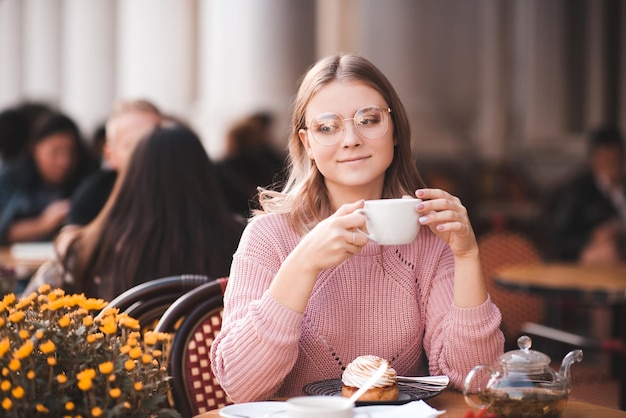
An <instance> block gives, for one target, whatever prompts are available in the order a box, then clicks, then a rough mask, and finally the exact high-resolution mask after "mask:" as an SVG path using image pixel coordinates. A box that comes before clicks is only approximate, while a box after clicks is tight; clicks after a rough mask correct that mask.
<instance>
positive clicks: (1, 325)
mask: <svg viewBox="0 0 626 418" xmlns="http://www.w3.org/2000/svg"><path fill="white" fill-rule="evenodd" d="M0 311H2V309H0ZM5 324H6V321H5V320H4V318H2V317H0V327H3V326H4V325H5Z"/></svg>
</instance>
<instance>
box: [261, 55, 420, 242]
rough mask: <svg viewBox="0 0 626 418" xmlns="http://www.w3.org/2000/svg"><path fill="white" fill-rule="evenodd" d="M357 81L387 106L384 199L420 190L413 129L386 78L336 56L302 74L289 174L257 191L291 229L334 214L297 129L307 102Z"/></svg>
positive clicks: (264, 207) (354, 58) (366, 64)
mask: <svg viewBox="0 0 626 418" xmlns="http://www.w3.org/2000/svg"><path fill="white" fill-rule="evenodd" d="M335 80H336V81H358V82H361V83H363V84H366V85H368V86H370V87H372V88H373V89H375V90H376V91H377V92H378V93H380V95H381V96H382V97H383V99H384V100H385V101H386V102H387V104H388V105H389V107H390V108H391V110H392V111H391V118H392V122H393V136H394V138H395V139H396V141H397V145H396V146H395V148H394V156H393V160H392V162H391V164H390V165H389V167H388V168H387V171H386V173H385V181H384V185H383V195H382V198H393V197H401V196H403V195H410V196H413V194H414V192H415V190H416V189H417V188H419V187H423V186H424V182H423V181H422V178H421V176H420V174H419V172H418V170H417V167H416V165H415V162H414V160H413V155H412V153H411V129H410V126H409V121H408V118H407V116H406V111H405V109H404V106H403V105H402V102H401V101H400V98H399V97H398V95H397V93H396V91H395V89H394V88H393V86H392V85H391V83H390V82H389V80H387V77H385V75H384V74H383V73H382V72H381V71H380V70H379V69H378V68H376V67H375V66H374V64H372V63H371V62H370V61H368V60H367V59H365V58H363V57H361V56H359V55H356V54H339V55H334V56H329V57H326V58H323V59H321V60H320V61H318V62H317V63H316V64H314V65H313V66H312V67H311V68H310V69H309V71H308V72H307V73H306V74H305V75H304V77H303V78H302V81H301V83H300V88H299V89H298V93H297V95H296V98H295V101H294V103H293V118H292V131H291V135H290V138H289V144H288V147H289V160H288V164H289V176H288V178H287V181H286V183H285V185H284V187H283V188H282V190H281V191H275V190H269V189H259V203H260V205H261V210H259V211H256V212H255V213H254V215H255V216H257V215H260V214H264V213H282V214H285V215H287V217H288V218H289V222H290V224H291V225H292V227H293V228H294V230H296V231H299V232H301V233H303V234H304V233H306V232H308V231H310V230H311V229H312V228H313V227H314V226H315V225H317V223H318V222H320V221H321V220H323V219H325V218H327V217H328V216H330V215H331V214H332V213H333V210H332V207H331V204H330V198H329V196H328V192H327V190H326V186H325V184H324V176H323V175H322V174H321V173H320V171H319V170H318V169H317V167H316V165H315V163H314V161H312V160H311V159H309V157H308V156H307V153H306V150H305V148H304V146H303V144H302V142H301V141H300V137H299V135H298V131H299V130H300V129H304V128H305V125H306V123H305V111H306V108H307V106H308V105H309V102H310V101H311V99H312V98H313V96H315V94H316V93H317V92H318V91H320V90H321V89H322V88H323V87H324V86H326V85H327V84H328V83H330V82H332V81H335Z"/></svg>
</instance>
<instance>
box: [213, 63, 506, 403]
mask: <svg viewBox="0 0 626 418" xmlns="http://www.w3.org/2000/svg"><path fill="white" fill-rule="evenodd" d="M410 138H411V135H410V129H409V123H408V120H407V117H406V113H405V111H404V107H403V105H402V103H401V102H400V100H399V98H398V96H397V94H396V92H395V91H394V89H393V87H392V86H391V84H390V83H389V81H388V80H387V79H386V78H385V76H384V75H383V74H382V73H381V72H380V71H379V70H378V69H377V68H376V67H375V66H374V65H372V64H371V63H370V62H369V61H367V60H366V59H364V58H362V57H359V56H356V55H339V56H332V57H328V58H325V59H323V60H321V61H320V62H318V63H317V64H316V65H315V66H313V67H312V68H311V69H310V70H309V72H308V73H307V74H306V75H305V77H304V79H303V81H302V84H301V86H300V89H299V91H298V94H297V97H296V101H295V106H294V115H293V130H292V134H291V138H290V143H289V152H290V162H291V171H290V176H289V178H288V180H287V183H286V185H285V188H284V189H283V190H282V192H280V193H278V192H271V191H264V192H262V194H261V204H262V207H263V210H264V212H263V213H260V214H258V215H257V216H255V217H254V218H253V219H252V221H251V222H250V223H249V225H248V226H247V228H246V230H245V231H244V233H243V236H242V239H241V241H240V243H239V248H238V249H237V252H236V253H235V255H234V259H233V265H232V266H231V273H230V279H229V284H228V288H227V290H226V295H225V301H224V303H225V310H224V322H223V324H222V330H221V332H220V335H219V337H218V338H217V339H216V340H215V342H214V343H213V344H212V347H211V361H212V366H213V369H214V371H215V374H216V376H217V378H218V380H219V381H220V384H221V385H222V387H223V388H224V389H225V390H226V392H227V393H228V395H229V396H230V397H231V399H232V400H233V401H235V402H244V401H253V400H259V399H267V398H272V397H276V396H292V395H297V394H301V393H302V387H303V386H304V385H306V384H307V383H310V382H314V381H318V380H322V379H331V378H339V377H341V374H342V370H343V369H344V368H345V366H346V365H347V364H348V363H350V362H351V361H352V360H353V359H354V358H356V357H357V356H360V355H369V354H373V355H377V356H380V357H383V358H386V359H388V360H389V361H390V362H391V364H392V366H393V367H394V368H395V369H396V370H397V372H398V373H399V374H402V375H417V374H419V373H421V372H423V371H422V370H420V365H421V364H422V362H424V361H427V362H428V367H429V371H430V373H431V374H445V375H448V376H449V377H450V379H451V381H452V383H453V385H454V386H455V387H457V388H458V387H460V386H461V384H462V381H463V379H464V377H465V375H466V373H467V372H468V371H469V370H470V369H471V368H472V367H473V366H475V365H476V364H479V363H488V364H494V363H495V362H497V358H498V356H499V355H500V354H501V353H502V351H503V345H504V337H503V335H502V333H501V332H500V330H499V325H500V319H501V317H500V312H499V310H498V309H497V307H496V306H495V305H493V303H491V301H490V299H489V296H488V294H487V291H486V289H485V284H484V281H483V277H482V271H481V267H480V262H479V258H478V247H477V244H476V238H475V236H474V233H473V230H472V227H471V224H470V221H469V219H468V216H467V211H466V210H465V207H464V206H463V205H462V204H461V202H460V201H459V199H458V198H456V197H455V196H452V195H450V194H449V193H447V192H445V191H443V190H437V189H428V188H425V187H424V185H423V184H422V181H421V179H420V176H419V174H418V171H417V169H416V167H415V165H414V162H413V158H412V154H411V149H410ZM405 195H415V196H417V197H418V198H420V199H423V203H420V204H418V205H417V206H416V210H417V211H418V213H419V214H420V218H419V222H420V223H421V224H422V225H424V226H426V227H422V228H420V232H419V234H418V237H417V238H416V239H415V241H414V242H412V243H411V244H406V245H397V246H379V245H378V244H376V243H374V242H370V241H368V239H367V237H365V236H363V235H361V234H358V233H355V231H356V229H357V228H359V229H363V228H364V227H365V216H364V215H362V214H360V213H355V211H356V210H357V209H358V208H361V207H363V203H364V202H363V201H364V200H365V199H380V198H398V197H402V196H405Z"/></svg>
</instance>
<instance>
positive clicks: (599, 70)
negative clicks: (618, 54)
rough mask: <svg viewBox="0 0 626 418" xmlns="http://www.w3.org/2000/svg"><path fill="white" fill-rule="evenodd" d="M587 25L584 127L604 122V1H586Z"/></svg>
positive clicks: (592, 126)
mask: <svg viewBox="0 0 626 418" xmlns="http://www.w3.org/2000/svg"><path fill="white" fill-rule="evenodd" d="M587 8H588V15H587V24H588V25H589V30H588V31H587V33H588V43H587V54H588V57H589V58H588V59H587V74H588V76H587V89H586V96H587V97H586V100H585V107H584V108H585V117H586V121H585V127H589V128H595V127H597V126H600V125H602V124H603V123H605V122H606V111H607V109H606V91H605V88H604V86H605V78H604V74H605V65H604V64H605V62H606V61H605V48H604V44H605V42H606V36H605V35H606V31H605V30H604V23H605V22H604V10H605V8H606V4H605V2H604V1H602V0H600V1H598V0H596V1H590V2H588V3H587Z"/></svg>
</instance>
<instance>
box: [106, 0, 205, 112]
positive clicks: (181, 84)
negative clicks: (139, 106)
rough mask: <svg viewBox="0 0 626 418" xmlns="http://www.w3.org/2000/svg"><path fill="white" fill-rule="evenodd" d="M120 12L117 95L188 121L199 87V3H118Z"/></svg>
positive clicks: (139, 0)
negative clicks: (140, 100) (141, 100)
mask: <svg viewBox="0 0 626 418" xmlns="http://www.w3.org/2000/svg"><path fill="white" fill-rule="evenodd" d="M210 3H213V2H212V1H211V2H210ZM117 7H118V16H117V21H118V33H117V45H116V47H117V77H118V78H117V88H116V95H117V96H118V97H121V98H144V99H148V100H151V101H153V102H154V103H155V104H156V105H157V106H159V107H160V108H161V109H162V110H163V111H165V112H167V113H170V114H173V115H174V116H178V117H184V116H185V115H186V114H187V113H188V112H189V108H190V105H191V103H192V102H193V98H194V92H195V87H196V84H195V74H196V73H195V71H194V69H195V67H194V63H195V47H196V43H195V30H196V24H195V21H196V18H195V16H196V13H195V12H196V9H195V7H196V3H195V1H193V0H118V2H117Z"/></svg>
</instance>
